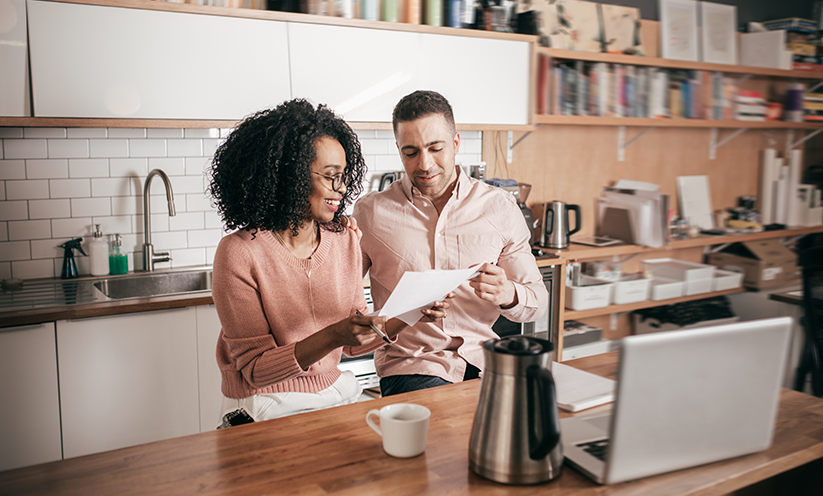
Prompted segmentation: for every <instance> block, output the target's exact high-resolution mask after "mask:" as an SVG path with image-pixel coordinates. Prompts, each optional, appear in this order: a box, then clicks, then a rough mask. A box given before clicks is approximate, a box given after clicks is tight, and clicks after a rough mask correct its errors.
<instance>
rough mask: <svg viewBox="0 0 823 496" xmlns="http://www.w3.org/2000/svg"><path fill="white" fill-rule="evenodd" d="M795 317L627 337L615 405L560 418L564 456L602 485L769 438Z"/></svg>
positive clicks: (706, 459) (711, 458)
mask: <svg viewBox="0 0 823 496" xmlns="http://www.w3.org/2000/svg"><path fill="white" fill-rule="evenodd" d="M792 325H793V320H792V319H791V318H790V317H780V318H775V319H764V320H755V321H749V322H738V323H734V324H727V325H720V326H714V327H703V328H698V329H689V330H683V331H671V332H661V333H656V334H644V335H638V336H629V337H627V338H624V339H623V340H622V352H621V354H620V364H619V367H618V372H617V390H616V394H615V405H614V408H613V409H612V411H611V412H607V413H601V414H595V415H588V416H578V417H570V418H565V419H562V420H560V426H561V439H562V442H563V450H564V454H565V455H566V460H567V461H568V462H569V463H570V464H571V465H572V466H574V467H575V468H577V469H579V470H580V471H582V472H583V473H584V474H586V475H587V476H588V477H590V478H592V479H594V480H595V481H597V482H599V483H601V484H614V483H617V482H624V481H628V480H634V479H639V478H642V477H648V476H652V475H657V474H661V473H665V472H670V471H673V470H679V469H684V468H688V467H693V466H696V465H702V464H705V463H711V462H715V461H719V460H724V459H726V458H731V457H735V456H741V455H745V454H748V453H754V452H757V451H761V450H764V449H766V448H768V447H769V446H770V445H771V442H772V433H773V430H774V424H775V416H776V415H777V408H778V403H779V399H780V385H781V384H782V383H783V371H784V370H785V362H786V357H787V355H788V349H789V337H790V332H791V328H792Z"/></svg>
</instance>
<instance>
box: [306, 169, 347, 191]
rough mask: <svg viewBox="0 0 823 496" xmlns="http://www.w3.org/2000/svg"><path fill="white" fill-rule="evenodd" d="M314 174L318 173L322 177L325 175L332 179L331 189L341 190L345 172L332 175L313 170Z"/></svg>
mask: <svg viewBox="0 0 823 496" xmlns="http://www.w3.org/2000/svg"><path fill="white" fill-rule="evenodd" d="M311 173H312V174H317V175H318V176H320V177H324V178H326V179H328V180H329V181H331V189H333V190H334V191H337V192H340V187H341V186H343V173H342V172H338V173H337V174H332V175H331V176H327V175H325V174H321V173H319V172H315V171H311Z"/></svg>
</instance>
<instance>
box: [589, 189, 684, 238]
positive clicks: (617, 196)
mask: <svg viewBox="0 0 823 496" xmlns="http://www.w3.org/2000/svg"><path fill="white" fill-rule="evenodd" d="M659 187H660V186H659V185H657V184H651V183H644V182H641V181H627V180H621V181H618V182H617V183H615V185H614V186H612V187H607V188H604V189H603V195H602V196H601V197H600V205H599V206H600V212H599V223H598V229H597V234H598V235H600V236H608V237H610V238H613V239H619V240H621V241H624V242H626V243H630V244H637V245H644V246H650V247H652V248H660V247H662V246H664V245H665V244H666V241H667V239H666V238H667V235H668V226H667V222H668V210H669V195H664V194H662V193H660V192H658V191H657V189H658V188H659Z"/></svg>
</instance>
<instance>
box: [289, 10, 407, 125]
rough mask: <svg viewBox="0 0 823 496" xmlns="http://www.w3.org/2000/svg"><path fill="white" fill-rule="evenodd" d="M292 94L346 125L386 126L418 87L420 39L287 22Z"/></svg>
mask: <svg viewBox="0 0 823 496" xmlns="http://www.w3.org/2000/svg"><path fill="white" fill-rule="evenodd" d="M289 53H290V54H291V77H292V93H293V95H294V97H302V98H306V99H308V100H311V101H313V102H315V103H324V104H326V105H328V106H329V107H331V108H333V109H334V110H335V111H336V112H337V113H338V114H340V115H342V116H343V117H344V118H345V119H346V120H348V121H360V122H391V114H392V109H394V105H395V104H396V103H397V101H398V100H400V98H402V97H403V96H404V95H406V94H408V93H411V92H412V91H414V90H416V89H418V88H419V87H420V84H421V81H420V36H419V34H418V33H411V32H405V31H387V30H381V29H363V28H350V27H342V26H326V25H320V24H303V23H289Z"/></svg>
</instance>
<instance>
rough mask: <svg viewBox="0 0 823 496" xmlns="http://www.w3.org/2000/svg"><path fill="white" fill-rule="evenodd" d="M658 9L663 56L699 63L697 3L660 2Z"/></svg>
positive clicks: (669, 0) (679, 1)
mask: <svg viewBox="0 0 823 496" xmlns="http://www.w3.org/2000/svg"><path fill="white" fill-rule="evenodd" d="M658 7H659V12H660V54H661V56H662V57H663V58H664V59H674V60H691V61H693V62H696V61H698V60H699V57H698V48H697V47H698V39H697V1H696V0H658Z"/></svg>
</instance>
